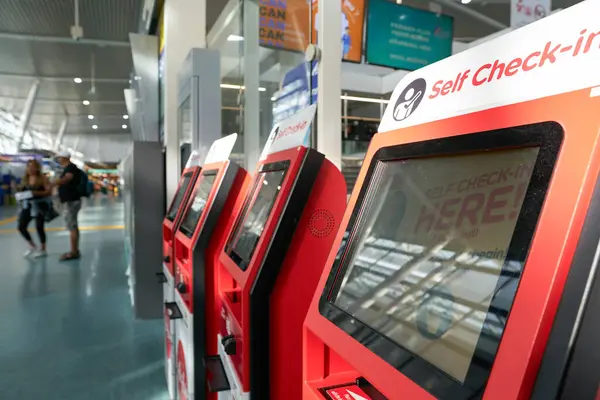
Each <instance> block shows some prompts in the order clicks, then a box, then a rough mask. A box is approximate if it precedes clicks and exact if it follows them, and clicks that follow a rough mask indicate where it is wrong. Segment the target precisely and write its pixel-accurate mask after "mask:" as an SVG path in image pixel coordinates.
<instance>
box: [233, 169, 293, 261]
mask: <svg viewBox="0 0 600 400" xmlns="http://www.w3.org/2000/svg"><path fill="white" fill-rule="evenodd" d="M289 167H290V160H284V161H276V162H273V163H269V164H264V165H262V166H261V167H260V169H259V170H258V173H257V175H256V178H255V179H254V182H253V184H252V190H250V191H249V192H248V194H247V195H246V199H245V200H244V207H243V208H242V212H240V214H239V216H238V218H237V221H236V222H235V225H234V228H233V229H232V230H231V233H230V234H229V238H228V239H227V245H226V246H225V253H226V254H227V255H228V256H229V258H230V259H231V260H232V261H233V262H234V263H235V264H236V265H237V266H238V267H239V268H240V269H241V270H242V271H245V270H246V269H248V266H249V265H250V261H251V260H252V257H254V252H255V251H256V248H257V247H258V242H259V241H260V238H259V240H258V241H257V242H256V244H255V245H254V248H253V249H252V252H250V257H249V258H248V259H247V260H246V259H244V258H243V257H242V256H240V255H239V254H238V253H237V252H236V251H235V250H234V247H233V241H234V240H235V238H236V236H237V234H238V230H239V229H240V226H241V224H243V223H244V221H245V220H246V216H247V214H248V212H250V210H251V209H252V205H253V204H254V202H253V199H254V197H255V195H256V194H257V190H260V185H259V183H260V176H261V175H262V174H263V173H267V172H278V171H284V174H283V179H282V181H281V184H282V185H283V183H284V182H285V180H286V178H287V173H288V169H289ZM278 197H279V195H277V196H276V197H275V199H274V200H273V205H272V207H271V212H272V211H273V207H274V206H275V203H276V202H277V198H278ZM269 215H270V213H269ZM268 223H269V219H267V221H266V222H265V225H266V224H268ZM261 237H262V236H261Z"/></svg>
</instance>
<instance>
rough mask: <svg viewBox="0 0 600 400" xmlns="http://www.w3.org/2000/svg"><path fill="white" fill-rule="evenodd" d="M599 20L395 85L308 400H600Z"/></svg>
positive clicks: (524, 31)
mask: <svg viewBox="0 0 600 400" xmlns="http://www.w3.org/2000/svg"><path fill="white" fill-rule="evenodd" d="M598 15H600V1H598V0H588V1H584V2H582V3H580V4H578V5H576V6H573V7H571V8H569V9H567V10H564V11H562V12H559V13H556V14H553V15H552V16H549V17H547V18H545V19H543V20H541V21H538V22H536V23H533V24H531V25H528V26H526V27H523V28H521V29H518V30H516V31H513V32H511V33H508V34H506V35H504V36H502V37H499V38H497V39H494V40H492V41H490V42H487V43H484V44H481V45H479V46H477V47H474V48H472V49H469V50H468V51H465V52H462V53H459V54H457V55H455V56H452V57H450V58H448V59H446V60H443V61H441V62H438V63H435V64H432V65H430V66H427V67H425V68H422V69H420V70H417V71H415V72H412V73H410V74H408V75H407V76H406V77H405V78H404V79H403V80H402V81H401V82H400V83H399V84H398V86H397V87H396V89H395V91H394V92H393V95H392V97H391V100H390V103H389V106H388V108H387V110H386V112H385V115H384V118H383V120H382V123H381V126H380V133H378V134H377V135H375V137H374V138H373V141H372V143H371V145H370V147H369V150H368V153H367V155H366V158H365V161H364V164H363V167H362V169H361V172H360V174H359V177H358V181H357V184H356V187H355V189H354V191H353V193H352V196H351V198H350V200H349V203H348V208H347V210H346V213H345V215H344V217H343V220H342V222H341V226H340V229H339V231H338V233H337V237H336V239H335V242H334V246H333V249H332V251H331V253H330V255H329V259H328V261H327V266H326V268H325V271H324V273H323V276H322V278H321V280H320V282H319V285H318V288H317V290H316V292H315V295H314V298H313V300H312V303H311V305H310V308H309V311H308V315H307V318H306V321H305V324H304V331H303V337H304V349H303V351H304V375H303V397H302V399H304V400H324V399H328V400H334V399H335V400H340V399H343V400H382V399H390V400H406V399H410V400H419V399H423V400H425V399H434V398H435V399H447V400H467V399H481V398H483V399H502V400H512V399H530V398H531V399H536V400H537V399H539V400H549V399H586V400H587V399H589V400H593V399H597V398H598V397H597V396H598V383H599V382H600V379H599V378H600V374H599V373H598V367H597V366H598V362H599V361H600V350H598V345H597V343H596V342H597V339H596V338H597V337H598V333H599V332H600V320H599V318H600V317H599V315H600V313H599V310H598V308H599V307H600V288H599V287H598V285H599V283H598V282H597V280H596V279H595V278H596V275H597V273H596V271H597V267H598V248H599V245H598V243H599V241H600V228H599V225H598V218H600V186H598V182H599V180H598V178H599V173H600V114H599V112H598V111H599V110H600V73H599V71H600V23H599V20H598ZM265 398H266V397H265ZM271 398H276V399H278V400H279V399H284V398H288V397H283V396H282V397H271ZM289 398H292V397H289Z"/></svg>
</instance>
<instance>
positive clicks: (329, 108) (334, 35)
mask: <svg viewBox="0 0 600 400" xmlns="http://www.w3.org/2000/svg"><path fill="white" fill-rule="evenodd" d="M319 13H320V14H321V17H320V20H319V24H320V26H319V48H320V49H321V61H320V62H319V78H318V79H319V86H318V87H319V97H318V99H317V105H318V110H319V112H318V113H317V146H316V148H317V150H318V151H319V152H321V153H323V154H325V156H326V157H327V158H328V159H329V161H331V162H332V163H333V164H335V165H336V166H337V167H338V168H341V165H342V110H341V108H342V107H340V106H341V104H340V97H341V95H342V80H341V75H342V61H341V60H342V41H341V40H340V24H339V23H332V22H331V21H340V20H341V19H342V2H341V1H331V0H319Z"/></svg>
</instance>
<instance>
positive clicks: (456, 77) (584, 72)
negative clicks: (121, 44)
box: [379, 0, 600, 132]
mask: <svg viewBox="0 0 600 400" xmlns="http://www.w3.org/2000/svg"><path fill="white" fill-rule="evenodd" d="M598 15H600V0H587V1H584V2H582V3H579V4H576V5H574V6H572V7H570V8H568V9H566V10H564V11H561V12H559V13H555V14H553V15H551V16H549V17H548V18H544V19H543V20H541V21H538V22H536V23H535V24H531V25H527V26H525V27H523V28H521V29H518V30H515V31H512V32H509V33H507V34H506V35H503V36H500V37H498V38H495V39H493V40H490V41H489V42H485V43H483V44H481V45H479V46H476V47H473V48H471V49H468V50H466V51H463V52H461V53H458V54H456V55H454V56H452V57H450V58H448V59H446V60H444V61H441V62H438V63H435V64H432V65H429V66H427V67H424V68H422V69H419V70H418V71H415V72H412V73H409V74H407V75H406V76H405V77H404V78H403V79H402V80H401V81H400V83H399V84H398V85H397V86H396V89H395V90H394V92H393V93H392V96H391V98H390V102H389V104H388V107H387V109H386V110H385V114H384V116H383V119H382V121H381V124H380V125H379V132H385V131H391V130H395V129H399V128H404V127H407V126H413V125H419V124H422V123H426V122H430V121H437V120H441V119H445V118H450V117H454V116H457V115H463V114H468V113H472V112H476V111H481V110H486V109H489V108H491V107H500V106H504V105H508V104H515V103H520V102H524V101H529V100H534V99H538V98H542V97H548V96H553V95H556V94H560V93H566V92H571V91H575V90H580V89H586V88H592V87H595V86H600V74H598V71H600V21H599V20H598V18H597V16H598ZM499 55H501V56H500V57H499ZM548 82H552V84H551V85H550V84H548Z"/></svg>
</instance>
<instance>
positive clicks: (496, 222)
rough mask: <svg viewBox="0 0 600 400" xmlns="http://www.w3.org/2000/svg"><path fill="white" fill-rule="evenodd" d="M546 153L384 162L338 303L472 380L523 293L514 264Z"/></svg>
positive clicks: (450, 372)
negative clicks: (519, 228) (520, 223)
mask: <svg viewBox="0 0 600 400" xmlns="http://www.w3.org/2000/svg"><path fill="white" fill-rule="evenodd" d="M538 151H539V148H521V149H513V150H505V151H497V152H490V153H485V154H484V153H478V154H472V155H465V156H449V157H431V158H422V159H409V160H403V161H391V162H379V164H378V165H377V167H376V170H375V172H374V173H373V177H374V178H373V180H372V183H371V187H370V188H369V190H368V192H367V195H366V197H365V200H364V203H363V204H364V205H363V209H364V210H365V213H364V214H362V215H360V214H359V217H358V219H357V223H356V224H355V227H354V229H356V232H357V237H356V238H353V240H354V244H353V245H350V247H349V248H350V249H351V250H350V252H349V254H347V255H346V258H345V261H344V263H345V264H347V265H348V268H347V269H346V273H345V276H344V277H343V280H342V283H341V288H340V290H339V292H338V293H337V296H336V298H335V299H334V302H335V304H336V305H337V306H338V307H340V308H342V309H343V310H345V311H346V312H348V313H349V314H351V315H353V316H354V317H356V318H357V319H359V320H360V321H362V322H363V323H365V324H367V325H369V326H370V327H371V328H372V329H375V330H377V331H378V332H380V333H381V334H383V335H385V336H387V337H388V338H389V339H391V340H393V341H394V342H396V343H397V344H399V345H401V346H403V347H404V348H406V349H407V350H409V351H410V352H412V353H413V354H415V355H417V356H419V357H420V358H422V359H424V360H426V361H428V362H430V363H431V364H433V365H435V366H436V367H437V368H439V369H441V370H442V371H444V372H445V373H447V374H448V375H450V376H452V377H453V378H455V379H457V380H458V381H460V382H464V379H465V377H466V375H467V371H468V369H469V367H470V365H471V360H472V358H473V354H474V352H475V348H476V347H477V342H478V340H479V338H480V336H481V337H482V338H483V342H482V343H483V345H484V346H485V338H486V335H488V336H489V335H493V336H494V337H498V336H499V335H500V334H501V333H502V330H503V327H504V325H505V323H506V320H505V318H506V316H507V314H508V308H509V307H510V304H511V303H512V299H513V297H514V295H515V292H516V286H517V281H516V279H513V278H512V275H511V274H510V271H511V269H512V270H514V271H515V272H518V271H520V269H521V268H522V263H521V262H520V261H514V260H506V256H507V250H508V247H509V245H510V241H511V238H512V236H513V232H514V230H515V226H516V222H517V217H518V216H519V213H520V211H521V206H522V204H523V200H524V196H525V193H526V189H527V186H528V184H529V181H530V178H531V175H532V172H533V167H534V164H535V160H536V158H537V154H538ZM505 261H506V263H507V266H505V268H508V272H509V273H508V274H507V273H503V274H502V275H500V272H501V269H502V267H503V265H504V263H505ZM334 295H335V294H334ZM494 296H498V297H497V298H496V301H495V302H494V304H495V305H496V304H502V305H503V306H502V307H495V308H498V309H497V310H492V309H490V302H491V299H492V298H493V297H494ZM498 300H500V302H499V303H498ZM488 311H491V319H488V321H487V322H486V323H485V324H484V321H485V319H486V316H487V315H488ZM488 318H490V317H488ZM493 351H494V352H495V350H493ZM492 355H493V354H492Z"/></svg>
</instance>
